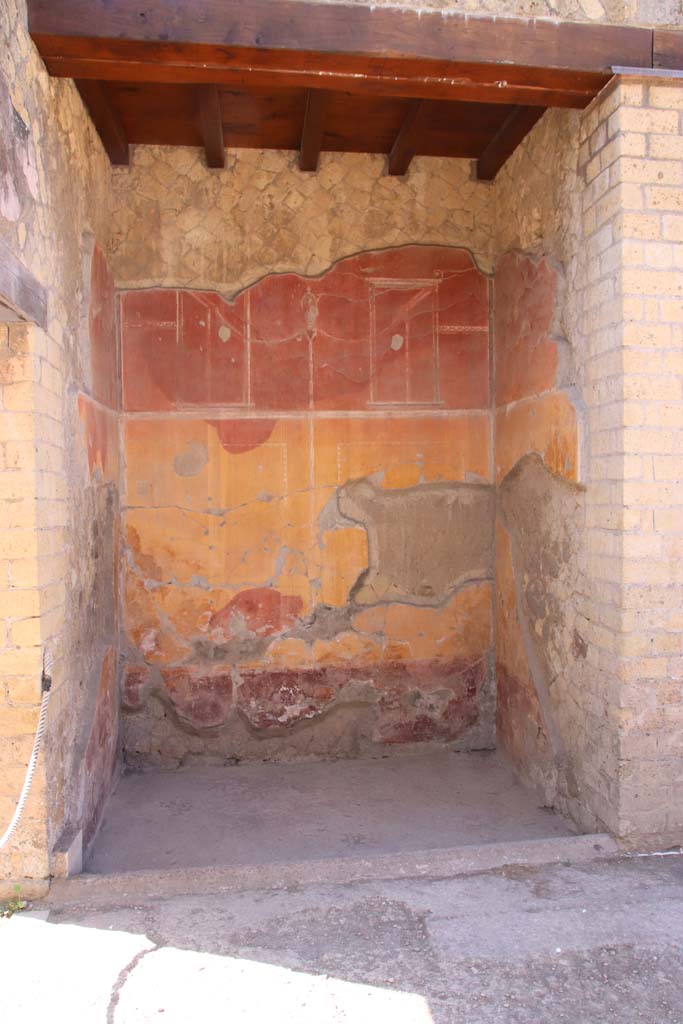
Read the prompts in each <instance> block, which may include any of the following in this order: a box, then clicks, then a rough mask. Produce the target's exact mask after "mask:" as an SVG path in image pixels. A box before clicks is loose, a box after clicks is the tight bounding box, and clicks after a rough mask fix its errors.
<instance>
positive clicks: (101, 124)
mask: <svg viewBox="0 0 683 1024" xmlns="http://www.w3.org/2000/svg"><path fill="white" fill-rule="evenodd" d="M76 88H77V89H78V91H79V93H80V94H81V99H82V100H83V102H84V104H85V106H86V109H87V111H88V113H89V114H90V116H91V118H92V120H93V124H94V125H95V128H96V129H97V134H98V135H99V137H100V138H101V140H102V145H103V146H104V148H105V150H106V151H107V156H108V157H109V159H110V161H111V162H112V164H120V165H123V166H125V165H127V164H128V163H129V161H130V156H129V151H128V139H127V138H126V132H125V129H124V127H123V124H122V122H121V118H120V117H119V115H118V114H117V112H116V110H115V109H114V107H113V106H112V104H111V102H110V100H109V96H108V95H107V86H106V85H105V83H104V82H95V81H92V79H82V80H81V79H77V80H76Z"/></svg>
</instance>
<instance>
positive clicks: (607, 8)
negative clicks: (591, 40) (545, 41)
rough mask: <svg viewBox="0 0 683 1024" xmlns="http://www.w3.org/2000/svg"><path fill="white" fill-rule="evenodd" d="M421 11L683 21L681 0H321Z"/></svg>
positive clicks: (656, 22)
mask: <svg viewBox="0 0 683 1024" xmlns="http://www.w3.org/2000/svg"><path fill="white" fill-rule="evenodd" d="M320 2H321V3H345V4H346V3H352V4H358V5H361V6H372V7H399V8H401V7H402V8H406V9H408V10H418V11H447V12H450V11H452V12H453V13H454V14H455V13H457V14H473V15H479V16H481V17H484V16H488V17H503V18H557V19H560V20H566V21H592V22H609V23H611V24H615V25H616V24H620V23H621V24H626V25H639V24H640V25H661V26H666V25H670V26H672V27H673V26H676V25H681V24H683V11H682V10H681V5H680V2H679V0H320Z"/></svg>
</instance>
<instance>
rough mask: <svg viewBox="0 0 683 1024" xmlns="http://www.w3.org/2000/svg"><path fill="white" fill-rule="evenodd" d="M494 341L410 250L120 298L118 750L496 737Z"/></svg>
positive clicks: (447, 269) (455, 269)
mask: <svg viewBox="0 0 683 1024" xmlns="http://www.w3.org/2000/svg"><path fill="white" fill-rule="evenodd" d="M488 329H489V280H488V278H487V276H486V275H484V274H482V272H481V271H480V270H479V269H478V268H477V267H476V265H475V264H474V262H473V260H472V257H471V255H470V254H469V253H468V252H466V251H464V250H462V249H452V248H445V247H436V246H428V245H423V246H415V245H413V246H404V247H400V248H394V249H383V250H380V251H377V252H366V253H363V254H361V255H358V256H354V257H349V258H347V259H345V260H341V261H340V262H338V263H336V264H335V265H334V266H333V267H332V268H330V269H329V270H328V271H327V272H326V273H324V274H322V275H320V276H319V277H317V278H311V277H303V276H301V275H296V274H279V275H272V274H271V275H267V276H266V277H264V278H262V279H261V280H260V281H259V282H258V283H256V284H254V285H252V286H251V287H250V288H247V289H245V290H244V291H242V292H241V293H240V294H239V295H238V296H237V297H236V299H235V300H234V302H228V301H226V300H225V299H224V298H223V297H222V296H220V295H218V294H217V293H215V292H207V291H198V290H187V289H181V290H178V289H170V288H168V289H149V290H136V291H124V292H123V293H122V294H121V339H122V370H123V374H122V375H123V408H124V433H123V438H124V447H123V453H124V460H125V474H124V479H125V494H124V506H125V521H124V534H123V539H124V549H123V552H124V578H125V587H124V592H123V609H124V610H123V624H124V644H125V652H126V657H127V664H126V669H125V676H124V708H125V712H126V714H125V718H124V722H125V724H124V736H125V750H126V756H127V758H128V759H129V761H132V762H133V763H138V762H145V763H150V762H152V763H163V764H178V763H183V762H185V761H186V760H187V759H188V758H191V757H192V756H202V757H206V756H214V757H217V758H221V759H227V758H242V757H250V756H255V757H261V758H263V757H267V758H287V757H293V756H314V755H317V756H320V755H323V756H329V755H337V756H339V755H342V756H349V755H353V754H359V753H369V752H380V751H382V752H387V751H389V750H391V749H392V748H394V747H396V746H397V745H401V746H405V745H406V744H410V745H413V746H414V745H416V744H420V743H425V742H429V741H443V742H446V741H447V742H449V743H451V744H453V745H454V746H456V747H458V748H460V749H467V748H469V747H476V748H481V747H484V746H491V745H492V743H493V692H492V660H491V643H492V574H493V491H492V488H491V486H490V470H491V451H490V413H489V404H490V387H489V346H488Z"/></svg>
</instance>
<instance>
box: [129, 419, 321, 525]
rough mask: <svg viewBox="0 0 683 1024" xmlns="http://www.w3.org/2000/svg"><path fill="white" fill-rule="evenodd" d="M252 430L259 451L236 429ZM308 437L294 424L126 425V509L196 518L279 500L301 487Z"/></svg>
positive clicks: (248, 434)
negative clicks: (187, 513)
mask: <svg viewBox="0 0 683 1024" xmlns="http://www.w3.org/2000/svg"><path fill="white" fill-rule="evenodd" d="M264 422H265V423H266V429H265V430H263V426H262V425H263V423H264ZM252 424H255V425H256V429H257V430H261V432H262V433H261V436H263V437H264V438H265V440H264V441H263V442H262V443H261V444H258V443H254V442H253V437H254V431H252V430H249V431H248V432H245V431H244V430H242V429H241V427H242V426H246V427H251V426H252ZM257 436H258V435H257ZM309 436H310V434H309V426H308V424H307V423H306V422H305V421H301V420H280V421H275V422H274V421H272V420H268V421H263V420H244V421H241V422H240V421H233V420H227V421H226V420H223V421H220V422H218V423H214V422H212V423H207V422H206V421H205V420H195V419H185V418H183V419H170V418H168V419H166V418H164V419H161V420H128V421H127V422H126V424H125V449H126V500H127V503H128V505H129V506H130V505H139V506H154V507H159V506H166V505H181V506H182V507H183V508H189V509H195V510H197V511H204V510H209V509H214V510H221V509H231V508H237V507H238V506H241V505H245V504H248V503H250V502H255V503H258V502H269V501H278V500H281V499H282V498H284V497H286V495H287V493H289V492H300V491H305V490H307V488H308V486H309V476H310V468H309V461H310V455H309ZM247 439H251V443H249V444H248V443H247ZM231 441H232V442H233V445H232V446H233V447H234V448H236V451H231V450H229V449H230V447H231ZM237 442H240V444H237ZM226 448H227V449H228V450H226Z"/></svg>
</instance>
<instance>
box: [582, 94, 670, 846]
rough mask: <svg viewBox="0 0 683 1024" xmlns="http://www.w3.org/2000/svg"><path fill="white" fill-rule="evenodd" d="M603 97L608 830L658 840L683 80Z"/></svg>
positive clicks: (598, 150)
mask: <svg viewBox="0 0 683 1024" xmlns="http://www.w3.org/2000/svg"><path fill="white" fill-rule="evenodd" d="M601 110H602V116H601V117H600V119H599V121H600V123H599V124H595V125H594V126H592V127H593V132H592V133H591V137H590V139H588V144H589V149H590V162H589V163H588V164H587V165H586V171H587V178H588V179H589V180H590V181H591V185H590V186H589V187H595V186H597V188H596V191H597V192H599V193H600V198H599V200H598V202H597V206H596V209H598V210H599V213H598V217H597V220H596V223H595V230H596V231H603V232H604V233H606V234H605V237H607V235H608V236H609V238H608V240H607V244H605V246H604V248H603V250H602V252H601V253H600V256H599V260H598V263H597V266H598V267H600V268H604V269H606V270H608V271H609V274H610V275H611V278H612V282H613V293H612V294H611V296H610V298H609V300H607V301H609V302H610V303H612V305H616V308H617V310H618V312H619V321H618V323H616V324H614V325H613V326H612V328H611V330H612V336H611V345H610V351H609V355H608V356H606V357H605V367H608V372H606V373H605V375H604V379H603V387H604V395H605V402H604V408H605V415H606V416H610V417H611V418H610V427H609V430H610V450H611V457H612V465H613V472H612V473H611V474H610V476H611V479H610V481H609V488H610V492H609V495H608V502H609V504H611V505H612V506H613V512H614V517H613V523H614V525H615V526H616V527H617V530H618V536H619V545H618V548H617V549H616V550H615V551H614V553H613V558H612V567H611V568H612V571H613V573H614V578H613V583H614V584H615V585H616V588H617V589H616V593H618V621H617V622H616V629H615V631H614V640H615V654H616V656H617V661H616V666H617V680H618V685H617V686H616V687H615V689H614V693H615V697H616V699H615V701H614V704H615V707H614V711H613V713H614V715H615V716H616V717H615V719H614V725H615V736H616V754H617V778H616V782H617V785H618V818H617V822H616V830H617V831H618V833H619V834H620V835H621V836H622V837H624V838H625V839H626V840H627V841H631V842H634V843H642V842H651V843H653V844H654V845H666V844H667V843H680V842H681V841H682V840H683V132H682V131H681V120H682V117H683V83H681V82H680V81H678V80H675V79H666V78H652V77H647V78H645V77H644V78H636V77H628V78H620V79H616V80H615V82H614V83H613V85H612V86H611V87H610V89H609V90H608V91H607V93H606V94H605V96H604V98H603V100H602V103H601ZM600 212H601V213H602V216H600ZM609 381H611V384H609ZM610 387H611V391H610ZM608 392H609V394H608ZM615 403H616V405H615ZM610 409H612V413H613V412H614V409H616V410H617V411H618V415H616V416H614V415H612V413H610ZM605 486H606V487H607V486H608V484H607V482H606V484H605ZM603 567H604V559H603Z"/></svg>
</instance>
